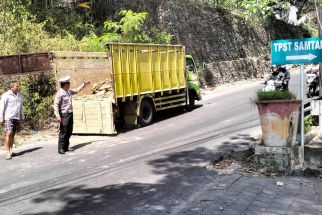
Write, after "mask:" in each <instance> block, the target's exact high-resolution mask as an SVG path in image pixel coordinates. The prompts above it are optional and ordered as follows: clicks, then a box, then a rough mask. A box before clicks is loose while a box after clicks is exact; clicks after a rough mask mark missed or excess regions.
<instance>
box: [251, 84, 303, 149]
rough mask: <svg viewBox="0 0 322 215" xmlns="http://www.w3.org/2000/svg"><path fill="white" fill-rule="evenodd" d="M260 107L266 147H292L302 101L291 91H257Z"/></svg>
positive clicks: (257, 103)
mask: <svg viewBox="0 0 322 215" xmlns="http://www.w3.org/2000/svg"><path fill="white" fill-rule="evenodd" d="M254 102H255V103H256V105H257V107H258V112H259V116H260V124H261V128H262V134H263V141H264V145H265V146H280V147H290V146H292V144H293V143H295V141H296V134H297V126H298V119H299V113H300V111H299V110H300V106H301V100H297V99H296V95H295V94H293V93H292V92H290V91H287V90H286V91H282V90H273V91H269V92H264V91H262V90H259V91H257V93H256V97H255V99H254Z"/></svg>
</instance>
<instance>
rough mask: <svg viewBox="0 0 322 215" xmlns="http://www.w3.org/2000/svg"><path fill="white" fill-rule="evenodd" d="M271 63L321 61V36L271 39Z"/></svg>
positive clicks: (309, 62)
mask: <svg viewBox="0 0 322 215" xmlns="http://www.w3.org/2000/svg"><path fill="white" fill-rule="evenodd" d="M271 55H272V64H276V65H282V64H311V63H320V62H322V37H320V38H306V39H290V40H273V41H272V47H271Z"/></svg>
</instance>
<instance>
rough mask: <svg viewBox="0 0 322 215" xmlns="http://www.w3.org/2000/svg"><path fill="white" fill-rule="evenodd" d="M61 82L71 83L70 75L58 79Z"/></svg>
mask: <svg viewBox="0 0 322 215" xmlns="http://www.w3.org/2000/svg"><path fill="white" fill-rule="evenodd" d="M58 81H59V82H60V83H69V82H70V76H66V77H63V78H61V79H59V80H58Z"/></svg>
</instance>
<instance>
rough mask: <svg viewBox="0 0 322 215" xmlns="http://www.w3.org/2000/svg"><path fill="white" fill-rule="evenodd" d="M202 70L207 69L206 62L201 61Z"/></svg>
mask: <svg viewBox="0 0 322 215" xmlns="http://www.w3.org/2000/svg"><path fill="white" fill-rule="evenodd" d="M201 70H202V71H205V70H206V63H205V62H202V63H201Z"/></svg>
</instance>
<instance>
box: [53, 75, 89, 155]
mask: <svg viewBox="0 0 322 215" xmlns="http://www.w3.org/2000/svg"><path fill="white" fill-rule="evenodd" d="M59 82H60V86H61V88H60V89H59V90H58V92H57V94H56V96H55V102H54V112H55V116H56V118H57V121H58V122H59V123H60V127H59V137H58V153H59V154H65V152H67V151H73V150H72V149H70V148H69V138H70V137H71V136H72V133H73V106H72V95H74V94H77V93H79V92H80V91H81V90H82V89H84V87H85V85H86V83H83V84H82V85H80V86H79V87H78V88H76V89H73V90H70V76H68V77H65V78H62V79H60V80H59Z"/></svg>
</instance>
